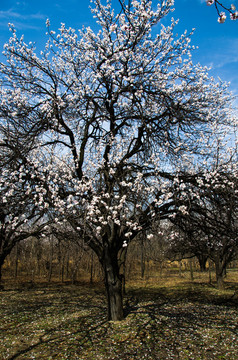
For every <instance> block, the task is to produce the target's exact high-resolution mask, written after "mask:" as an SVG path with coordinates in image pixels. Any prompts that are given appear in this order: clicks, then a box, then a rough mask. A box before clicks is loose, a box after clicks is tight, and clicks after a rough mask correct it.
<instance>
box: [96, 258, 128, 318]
mask: <svg viewBox="0 0 238 360" xmlns="http://www.w3.org/2000/svg"><path fill="white" fill-rule="evenodd" d="M101 264H102V266H103V270H104V279H105V288H106V295H107V306H108V320H113V321H119V320H122V319H123V318H124V313H123V296H122V281H121V276H120V274H119V266H118V259H117V256H116V255H115V254H111V253H110V252H109V251H105V253H104V256H103V258H102V259H101Z"/></svg>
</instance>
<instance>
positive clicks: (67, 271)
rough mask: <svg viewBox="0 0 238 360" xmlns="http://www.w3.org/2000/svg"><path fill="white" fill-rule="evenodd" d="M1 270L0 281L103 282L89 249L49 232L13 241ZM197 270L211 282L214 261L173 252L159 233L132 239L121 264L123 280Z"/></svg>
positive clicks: (237, 262) (234, 265)
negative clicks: (152, 236)
mask: <svg viewBox="0 0 238 360" xmlns="http://www.w3.org/2000/svg"><path fill="white" fill-rule="evenodd" d="M237 267H238V259H237V260H233V261H232V262H230V263H229V265H228V267H227V270H228V271H229V269H237ZM2 273H3V274H2V275H3V279H2V280H3V283H4V284H7V283H9V282H10V283H11V282H22V283H24V282H26V283H32V284H33V283H35V282H61V283H63V282H71V283H78V282H80V283H82V282H87V283H96V282H102V281H103V271H102V268H101V265H100V263H99V261H98V259H97V257H96V256H95V254H94V253H93V251H92V250H91V249H89V248H87V247H84V248H83V247H82V246H80V244H78V243H73V242H69V241H68V240H67V239H65V240H59V239H57V238H55V237H54V236H53V235H52V236H49V237H47V238H44V239H43V240H42V239H39V238H34V237H32V238H29V239H28V240H25V241H22V242H20V243H17V245H16V246H15V248H14V249H13V251H12V252H11V254H10V255H9V256H8V257H7V259H6V261H5V264H4V266H3V271H2ZM196 273H197V275H196ZM198 273H206V275H205V276H206V278H207V281H210V282H211V281H215V264H214V262H213V261H212V260H210V259H209V258H206V259H205V267H204V266H201V261H200V259H199V258H198V257H197V256H195V255H194V254H192V253H189V252H188V253H187V254H186V255H185V254H183V253H182V251H181V253H179V252H178V251H176V253H175V252H174V251H173V249H172V250H171V246H170V245H169V244H168V242H167V241H166V239H164V238H163V237H162V236H159V241H158V238H157V239H155V238H154V239H147V238H145V237H141V238H140V239H139V241H135V242H132V243H131V245H130V246H129V247H128V250H127V259H126V262H125V263H124V264H122V267H121V275H122V277H123V278H125V281H138V280H140V279H144V280H152V279H153V278H154V279H155V278H158V277H159V278H167V277H174V276H178V277H182V276H188V277H189V278H190V279H191V280H193V279H194V278H195V276H199V275H198ZM203 278H204V276H203Z"/></svg>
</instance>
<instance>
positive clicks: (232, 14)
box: [206, 0, 238, 24]
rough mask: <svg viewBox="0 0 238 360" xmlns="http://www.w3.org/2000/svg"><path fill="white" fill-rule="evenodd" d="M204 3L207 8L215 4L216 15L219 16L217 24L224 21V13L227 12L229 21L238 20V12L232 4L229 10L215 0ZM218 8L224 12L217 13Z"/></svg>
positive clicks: (207, 0)
mask: <svg viewBox="0 0 238 360" xmlns="http://www.w3.org/2000/svg"><path fill="white" fill-rule="evenodd" d="M206 3H207V5H208V6H211V5H213V4H215V7H216V10H217V13H218V15H219V17H218V20H217V21H218V22H219V23H220V24H223V23H224V22H225V21H226V18H227V16H226V13H225V11H227V12H228V13H230V19H231V20H237V19H238V11H237V10H236V7H235V5H234V4H231V6H230V8H227V7H225V6H224V5H223V4H222V3H220V2H219V1H217V0H206ZM218 6H220V7H221V8H223V9H224V10H225V11H219V9H218Z"/></svg>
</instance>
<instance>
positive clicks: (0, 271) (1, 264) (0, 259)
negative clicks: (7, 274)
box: [0, 257, 4, 285]
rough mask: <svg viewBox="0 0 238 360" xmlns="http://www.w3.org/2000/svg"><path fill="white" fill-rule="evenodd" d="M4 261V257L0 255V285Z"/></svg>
mask: <svg viewBox="0 0 238 360" xmlns="http://www.w3.org/2000/svg"><path fill="white" fill-rule="evenodd" d="M3 263H4V259H2V258H1V257H0V285H1V284H2V266H3Z"/></svg>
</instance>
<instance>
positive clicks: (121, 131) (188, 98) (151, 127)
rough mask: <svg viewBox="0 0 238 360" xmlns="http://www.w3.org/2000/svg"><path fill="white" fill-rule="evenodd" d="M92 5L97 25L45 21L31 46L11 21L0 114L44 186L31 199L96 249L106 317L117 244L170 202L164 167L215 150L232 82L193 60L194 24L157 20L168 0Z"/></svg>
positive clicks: (118, 309) (119, 312)
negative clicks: (190, 28)
mask: <svg viewBox="0 0 238 360" xmlns="http://www.w3.org/2000/svg"><path fill="white" fill-rule="evenodd" d="M94 5H95V7H94V9H92V13H93V15H94V17H95V18H96V19H97V22H98V25H99V27H100V29H99V31H98V32H97V33H95V32H94V31H93V30H92V29H91V28H90V27H87V28H83V29H82V30H81V31H79V32H77V31H75V30H74V29H72V28H69V29H67V28H66V27H65V25H63V24H62V26H61V28H60V30H59V33H55V32H54V31H52V30H51V29H50V24H49V22H47V26H48V33H49V41H48V42H47V44H46V47H45V50H44V51H42V52H41V53H40V54H39V55H38V54H37V53H36V51H35V49H34V44H32V43H30V44H26V43H25V42H24V38H23V37H21V38H18V37H17V34H16V31H15V29H14V27H13V26H12V25H11V26H10V29H11V31H12V37H11V38H10V40H9V42H8V43H7V44H6V45H5V50H4V54H5V56H6V62H5V63H2V64H1V65H0V72H1V80H0V81H1V93H0V96H1V103H0V116H1V119H4V122H5V123H6V125H5V126H6V127H7V129H9V136H10V137H13V136H16V137H17V134H18V132H21V135H22V134H24V136H23V135H22V136H23V138H24V139H25V140H26V139H28V140H27V143H30V144H31V148H32V149H33V150H34V151H33V150H32V151H31V150H30V151H29V153H28V155H27V158H29V157H31V158H34V163H35V164H37V166H36V168H37V171H38V172H39V173H40V174H41V179H44V182H42V181H43V180H41V181H40V182H39V181H38V180H39V178H40V177H39V176H36V178H35V181H36V184H37V182H39V183H40V184H41V185H38V186H41V187H42V189H43V188H46V190H47V191H46V192H45V193H43V201H42V202H41V204H40V205H41V206H43V207H44V206H47V207H48V206H49V207H50V208H51V211H52V213H53V214H54V216H55V219H54V220H55V222H59V223H62V222H66V223H67V224H68V226H70V227H71V228H72V231H74V232H75V233H76V234H77V236H78V237H79V238H81V239H82V241H84V242H85V243H86V244H87V245H88V246H90V247H91V248H92V249H93V250H94V251H95V253H96V254H97V256H98V258H99V261H100V262H101V264H102V268H103V270H104V275H105V286H106V292H107V300H108V318H109V319H111V320H120V319H122V318H123V306H122V305H123V302H122V283H121V276H120V265H121V262H122V261H123V258H124V255H125V252H126V248H127V246H128V244H129V243H130V241H131V240H132V239H133V238H135V237H136V236H137V235H138V234H139V233H140V232H141V231H149V228H150V224H151V222H152V221H153V219H154V217H155V216H156V217H157V219H163V218H166V217H168V215H169V214H171V213H172V212H174V200H173V197H172V195H173V194H172V193H171V192H170V185H171V181H172V179H173V178H172V177H170V176H169V175H168V174H169V172H174V171H176V169H177V167H178V166H179V163H181V162H183V161H182V160H181V159H183V160H184V161H186V163H187V164H189V162H190V161H193V162H196V163H197V164H198V163H199V162H200V161H203V160H204V156H205V155H206V154H208V153H210V152H212V148H211V145H212V141H211V139H212V137H213V134H214V132H216V131H218V129H219V126H220V124H223V125H224V124H226V125H227V126H229V125H230V123H231V122H232V119H231V117H230V116H229V110H228V108H229V107H230V94H228V92H227V88H226V85H224V84H222V83H221V82H219V83H216V82H215V81H214V80H212V79H210V78H209V77H208V74H207V69H206V68H202V67H201V66H200V65H194V64H193V63H192V60H191V51H192V48H193V47H192V46H191V45H190V40H191V39H190V38H191V34H187V33H186V32H185V33H184V34H182V35H181V36H174V35H173V30H174V27H175V26H176V21H174V20H173V19H172V22H171V25H169V26H167V27H166V26H164V25H163V24H162V20H163V18H164V17H165V16H166V15H167V14H168V13H169V12H170V11H171V7H172V6H173V1H172V0H167V1H161V2H160V3H159V4H158V6H157V8H156V9H155V8H154V7H153V6H152V2H151V1H149V0H141V1H137V0H132V1H131V2H130V8H129V7H128V6H127V7H125V11H123V12H121V13H120V14H115V13H114V11H113V9H112V7H111V3H110V1H108V2H107V4H106V5H105V6H104V5H103V4H102V3H101V2H100V0H95V1H94ZM156 33H157V34H156ZM179 159H180V160H179ZM188 166H189V165H188ZM43 183H45V184H46V185H43ZM157 221H158V220H157ZM148 236H150V233H149V232H148Z"/></svg>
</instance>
